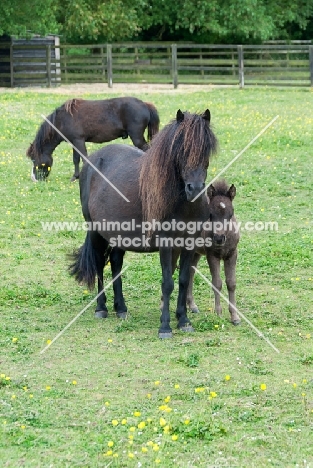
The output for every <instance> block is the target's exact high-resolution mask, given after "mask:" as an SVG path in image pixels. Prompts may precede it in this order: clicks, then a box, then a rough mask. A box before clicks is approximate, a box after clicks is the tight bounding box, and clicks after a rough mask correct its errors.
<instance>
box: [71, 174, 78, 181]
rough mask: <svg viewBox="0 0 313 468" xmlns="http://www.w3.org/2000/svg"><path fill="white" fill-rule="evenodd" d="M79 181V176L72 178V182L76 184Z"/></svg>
mask: <svg viewBox="0 0 313 468" xmlns="http://www.w3.org/2000/svg"><path fill="white" fill-rule="evenodd" d="M77 179H79V176H75V175H73V177H72V178H71V182H76V180H77Z"/></svg>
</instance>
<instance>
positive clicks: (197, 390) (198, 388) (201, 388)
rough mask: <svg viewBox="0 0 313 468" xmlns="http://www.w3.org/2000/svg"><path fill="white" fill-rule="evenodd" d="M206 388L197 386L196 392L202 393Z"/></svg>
mask: <svg viewBox="0 0 313 468" xmlns="http://www.w3.org/2000/svg"><path fill="white" fill-rule="evenodd" d="M204 390H205V388H204V387H197V388H195V393H202V392H204Z"/></svg>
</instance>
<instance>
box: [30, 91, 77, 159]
mask: <svg viewBox="0 0 313 468" xmlns="http://www.w3.org/2000/svg"><path fill="white" fill-rule="evenodd" d="M82 101H83V99H70V100H68V101H66V102H65V103H64V104H62V105H61V106H60V107H58V108H57V109H55V111H54V112H52V114H50V115H48V117H47V120H49V122H51V123H52V124H53V125H54V126H56V118H57V115H58V113H59V112H64V111H65V112H67V113H69V114H70V115H71V116H73V113H74V112H75V111H76V110H77V108H78V106H79V105H80V103H81V102H82ZM53 139H56V141H57V142H58V143H59V142H61V140H62V137H61V136H60V135H59V134H58V133H57V132H56V131H55V129H54V128H53V127H52V126H51V125H50V124H49V123H48V122H47V121H46V120H44V121H43V123H42V124H41V126H40V127H39V130H38V132H37V134H36V137H35V140H34V141H33V143H31V145H30V146H29V148H28V150H27V151H26V155H27V156H28V157H29V158H30V159H31V160H33V161H34V162H35V163H36V164H38V165H39V164H40V163H41V155H42V153H43V147H44V145H45V143H47V142H48V141H51V140H53Z"/></svg>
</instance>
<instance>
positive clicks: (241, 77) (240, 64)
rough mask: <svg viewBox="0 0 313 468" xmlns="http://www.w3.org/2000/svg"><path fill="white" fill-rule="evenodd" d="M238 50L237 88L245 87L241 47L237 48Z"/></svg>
mask: <svg viewBox="0 0 313 468" xmlns="http://www.w3.org/2000/svg"><path fill="white" fill-rule="evenodd" d="M237 50H238V72H239V88H243V87H244V85H245V75H244V63H243V48H242V45H239V46H237Z"/></svg>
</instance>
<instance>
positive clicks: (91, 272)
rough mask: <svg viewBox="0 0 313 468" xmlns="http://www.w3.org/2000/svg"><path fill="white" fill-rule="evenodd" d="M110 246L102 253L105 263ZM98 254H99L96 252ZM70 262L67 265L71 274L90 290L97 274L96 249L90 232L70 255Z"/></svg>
mask: <svg viewBox="0 0 313 468" xmlns="http://www.w3.org/2000/svg"><path fill="white" fill-rule="evenodd" d="M110 251H111V248H108V249H107V250H106V252H105V254H104V257H105V258H104V262H105V264H106V263H107V262H108V259H109V255H110ZM98 255H99V254H98ZM70 258H71V260H72V263H71V265H70V266H69V272H70V275H71V276H74V278H75V279H76V281H78V282H79V283H84V284H86V286H87V287H88V289H90V290H92V289H93V288H94V286H95V281H96V276H97V273H98V271H97V251H96V249H95V248H94V246H93V244H92V241H91V237H90V232H89V231H88V232H87V235H86V239H85V243H84V244H83V245H82V246H81V247H80V248H79V249H78V250H77V251H76V252H74V253H73V254H72V255H71V256H70Z"/></svg>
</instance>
